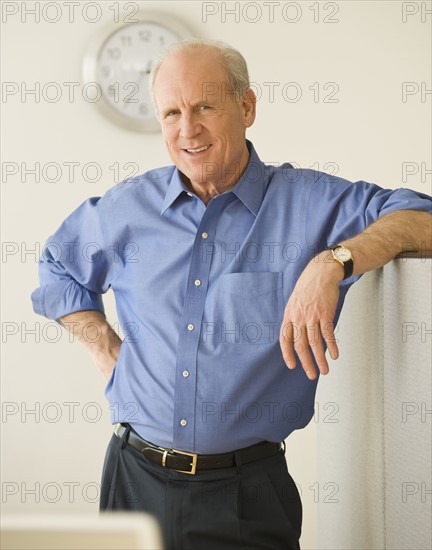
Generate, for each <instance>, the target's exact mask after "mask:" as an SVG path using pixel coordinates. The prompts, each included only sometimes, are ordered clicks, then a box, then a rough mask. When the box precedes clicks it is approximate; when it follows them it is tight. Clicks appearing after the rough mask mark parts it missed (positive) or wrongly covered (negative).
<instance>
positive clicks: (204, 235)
mask: <svg viewBox="0 0 432 550" xmlns="http://www.w3.org/2000/svg"><path fill="white" fill-rule="evenodd" d="M201 237H202V238H203V239H207V237H208V233H206V232H205V231H204V233H201Z"/></svg>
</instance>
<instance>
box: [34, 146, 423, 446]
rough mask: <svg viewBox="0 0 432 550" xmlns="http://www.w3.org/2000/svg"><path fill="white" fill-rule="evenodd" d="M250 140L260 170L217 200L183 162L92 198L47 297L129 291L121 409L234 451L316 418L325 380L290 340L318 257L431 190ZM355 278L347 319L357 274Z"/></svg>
mask: <svg viewBox="0 0 432 550" xmlns="http://www.w3.org/2000/svg"><path fill="white" fill-rule="evenodd" d="M247 143H248V147H249V150H250V159H249V164H248V166H247V169H246V171H245V172H244V174H243V175H242V177H241V178H240V180H239V181H238V182H237V184H236V185H235V186H234V187H233V188H231V190H229V191H227V192H225V193H223V194H221V195H219V196H216V197H214V198H213V199H212V200H211V201H210V202H209V204H208V205H207V207H206V206H205V204H204V203H203V202H202V201H201V200H200V199H199V198H198V197H196V196H195V195H194V194H192V193H190V192H189V190H188V189H187V188H186V187H185V185H184V184H183V183H182V180H181V177H180V172H179V171H178V170H177V169H176V167H174V166H169V167H165V168H160V169H157V170H152V171H149V172H147V173H145V174H143V175H141V176H139V177H137V178H133V179H131V180H127V181H124V182H122V183H120V184H118V185H116V186H115V187H113V188H112V189H110V190H109V191H108V192H107V193H106V194H105V195H104V196H103V197H102V198H99V197H97V198H91V199H89V200H87V201H85V202H84V203H83V204H82V205H81V206H80V207H79V208H78V209H77V210H75V211H74V212H73V213H72V214H71V215H70V216H69V217H68V218H67V219H66V220H65V221H64V223H63V224H62V225H61V226H60V228H59V229H58V231H57V232H56V233H55V234H54V235H53V236H52V237H51V238H50V239H49V240H48V242H47V244H46V247H45V249H44V254H43V257H42V258H41V261H40V283H41V286H40V287H39V288H38V289H37V290H35V292H34V293H33V295H32V299H33V305H34V310H35V311H36V312H37V313H39V314H42V315H45V316H46V317H48V318H50V319H58V318H60V317H62V316H63V315H66V314H69V313H72V312H75V311H79V310H86V309H93V310H99V311H103V303H102V299H101V295H102V294H103V293H105V292H107V291H108V290H109V289H110V288H112V290H113V291H114V293H115V298H116V305H117V312H118V317H119V321H120V324H121V326H122V328H123V331H124V341H123V343H122V345H121V348H120V354H119V357H118V361H117V364H116V366H115V369H114V372H113V374H112V377H111V379H110V380H109V382H108V384H107V387H106V396H107V398H108V400H109V402H110V408H111V413H112V422H113V423H116V422H129V423H130V424H131V425H132V426H133V427H134V428H135V429H136V431H137V432H138V433H139V434H141V436H142V437H144V438H145V439H147V440H148V441H151V442H153V443H155V444H157V445H160V446H163V447H169V448H175V449H179V450H183V451H189V452H198V453H218V452H225V451H229V450H233V449H237V448H240V447H245V446H248V445H252V444H254V443H257V442H258V441H261V440H269V441H281V440H283V439H285V438H286V437H287V436H288V435H289V434H290V433H291V432H292V431H293V430H295V429H298V428H302V427H304V426H306V425H307V424H308V422H309V421H310V419H311V417H312V416H313V413H314V397H315V391H316V385H317V380H315V381H311V380H309V379H308V378H307V376H306V375H305V373H304V371H303V369H302V368H301V367H300V368H299V367H298V368H297V369H295V370H289V369H288V368H287V367H286V366H285V364H284V361H283V358H282V354H281V351H280V346H279V329H280V324H281V321H282V318H283V312H284V308H285V305H286V303H287V301H288V298H289V296H290V294H291V292H292V290H293V288H294V285H295V283H296V281H297V279H298V277H299V276H300V274H301V272H302V270H303V269H304V267H305V266H306V264H307V263H308V262H309V261H310V260H311V258H312V257H313V256H314V255H316V254H317V253H318V252H319V251H321V250H323V249H324V248H326V247H327V246H328V245H329V244H333V243H337V242H339V241H342V240H344V239H347V238H348V237H350V236H353V235H354V234H356V233H358V232H360V231H362V230H363V229H364V228H365V227H366V226H367V225H369V224H370V223H371V222H373V221H374V220H376V219H377V218H378V217H380V216H382V215H384V214H387V213H389V212H392V211H395V210H401V209H416V210H430V206H431V203H430V199H429V198H428V197H427V196H426V195H422V194H420V193H415V192H413V191H410V190H407V189H398V190H396V191H394V190H384V189H382V188H380V187H378V186H377V185H374V184H369V183H365V182H362V181H360V182H357V183H350V182H348V181H346V180H344V179H341V178H338V177H334V176H330V175H327V174H324V173H320V172H316V171H314V170H303V169H294V168H293V167H292V166H291V165H290V164H284V165H282V166H280V167H273V166H267V165H265V164H263V163H262V162H261V161H260V159H259V158H258V156H257V154H256V152H255V150H254V148H253V146H252V144H251V143H250V142H247ZM355 280H356V277H352V278H351V279H349V280H347V281H344V282H343V283H342V284H341V294H340V300H339V304H338V308H337V314H336V320H337V318H338V317H339V314H340V310H341V307H342V303H343V300H344V297H345V294H346V291H347V290H348V288H349V286H350V285H351V284H352V283H353V282H354V281H355Z"/></svg>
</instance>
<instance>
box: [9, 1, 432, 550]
mask: <svg viewBox="0 0 432 550" xmlns="http://www.w3.org/2000/svg"><path fill="white" fill-rule="evenodd" d="M35 4H36V5H39V9H40V10H41V11H42V10H43V6H44V4H46V3H45V2H36V3H35V2H26V3H21V2H2V21H3V22H2V65H3V70H2V78H3V81H4V82H10V83H14V82H15V83H17V85H18V86H19V89H20V92H21V91H23V90H24V89H25V87H26V86H27V88H31V87H34V86H35V83H36V82H39V83H40V86H41V88H42V87H43V85H44V84H46V83H48V82H57V83H59V84H60V85H62V83H63V82H78V83H80V86H79V87H78V88H77V90H78V91H80V90H81V89H82V84H83V81H82V76H81V63H82V59H83V56H84V54H85V52H86V47H87V45H88V44H89V42H90V41H91V39H92V37H93V36H94V34H95V33H96V32H97V31H98V29H100V28H101V27H102V26H103V25H106V24H108V23H111V22H112V18H113V11H112V10H110V6H112V5H113V4H115V2H114V1H111V0H108V1H106V2H99V5H100V9H101V13H102V17H101V19H100V21H99V22H97V23H89V22H87V21H86V20H85V19H84V17H83V15H82V8H83V6H84V5H85V4H86V2H80V6H79V7H78V8H77V9H76V13H75V19H74V21H73V22H72V23H69V22H68V9H67V7H66V4H67V3H65V2H57V3H56V4H57V5H58V6H60V9H61V13H62V17H61V19H60V20H59V21H58V22H57V23H49V22H47V21H44V20H43V18H41V20H40V22H39V23H37V22H35V20H34V16H31V15H30V14H27V15H26V14H25V13H24V11H23V10H24V8H23V6H24V5H25V6H27V7H29V6H30V8H31V7H34V5H35ZM132 4H134V3H132ZM137 4H139V5H140V7H142V8H143V9H149V10H156V11H158V12H166V13H169V14H171V15H178V17H179V18H181V19H182V21H183V22H184V23H185V24H186V25H188V26H189V27H190V29H191V30H192V32H193V33H194V34H196V35H197V36H201V37H208V38H213V39H223V40H225V41H227V42H229V43H231V44H232V45H233V46H235V47H237V48H238V49H239V50H240V51H241V52H242V53H243V54H244V55H245V57H246V59H247V60H248V63H249V68H250V75H251V80H252V81H253V82H254V83H255V84H254V87H255V89H256V90H257V91H258V93H259V94H261V97H260V99H259V102H258V118H257V121H256V123H255V125H254V126H253V127H252V128H251V129H250V132H249V138H250V139H251V140H252V141H253V142H254V144H255V146H256V148H257V150H258V153H259V155H260V156H261V158H262V160H264V161H265V162H268V163H282V162H286V161H289V162H295V163H298V164H299V165H301V166H303V167H311V166H313V167H319V168H320V169H327V170H329V171H334V170H336V171H337V173H338V175H341V176H343V177H346V178H347V179H350V180H353V181H355V180H357V179H364V180H367V181H372V182H376V183H378V184H380V185H382V186H383V187H390V188H395V187H399V186H406V187H411V188H413V189H416V190H420V191H424V192H430V187H431V176H430V174H426V173H425V170H426V169H429V170H430V169H431V160H430V149H431V123H430V114H431V95H430V94H427V93H426V89H427V88H428V89H430V88H431V84H430V78H431V75H430V67H431V56H430V51H431V48H430V44H431V30H430V22H431V15H430V14H428V13H426V11H427V10H430V9H431V7H432V4H431V2H405V3H404V2H394V1H383V2H373V3H372V2H360V1H358V2H345V1H342V2H320V3H317V2H298V3H293V2H284V1H279V2H273V3H272V5H271V6H269V5H265V4H264V3H258V2H198V1H190V2H175V1H172V2H167V1H161V2H138V3H137ZM266 4H268V3H266ZM5 5H8V6H9V7H8V8H7V9H8V11H9V10H10V11H14V10H15V7H16V8H17V9H18V13H16V14H13V15H7V13H6V11H5V10H6V7H5ZM119 5H120V7H121V8H122V7H123V5H124V3H123V2H120V3H119ZM11 6H12V7H11ZM236 9H237V14H231V15H230V14H229V13H227V12H226V10H236ZM260 10H261V17H260V18H259V20H257V21H256V22H255V23H253V22H251V21H252V20H254V19H255V18H256V17H257V14H258V15H259V11H260ZM273 10H274V20H272V19H271V17H270V14H271V11H273ZM416 10H417V11H416ZM212 11H214V12H217V13H215V14H214V15H210V12H212ZM407 12H410V14H407ZM206 13H207V14H208V15H207V16H206V17H205V14H206ZM296 18H297V19H298V20H297V22H295V23H294V22H293V23H289V22H288V21H287V20H286V19H291V20H295V19H296ZM314 18H315V19H316V18H318V22H314ZM325 18H327V19H331V20H333V21H334V22H324V19H325ZM289 82H295V83H297V86H300V89H301V91H302V96H301V98H300V99H299V101H297V102H295V103H293V102H289V101H287V100H286V99H285V98H284V95H283V93H282V90H283V89H284V86H286V85H287V84H288V83H289ZM403 82H410V83H413V84H411V85H410V86H411V88H410V89H411V90H413V91H415V90H417V89H418V92H417V93H414V94H413V95H410V96H407V97H405V100H403V97H402V89H403ZM265 83H277V84H274V85H273V86H274V92H275V95H274V98H273V99H274V100H273V101H271V99H272V98H271V97H270V89H271V87H270V85H269V84H267V85H266V84H265ZM314 83H318V84H315V89H317V88H318V89H319V91H320V95H319V100H318V101H317V102H315V101H314V94H313V91H312V90H311V89H310V88H309V87H310V86H312V85H313V84H314ZM328 83H335V85H337V87H338V92H337V93H336V95H335V96H334V99H337V102H336V103H327V102H324V98H326V97H327V96H328V94H329V93H330V92H331V91H332V90H333V89H334V88H333V87H332V86H334V84H333V85H329V84H328ZM423 83H424V84H423ZM285 90H288V92H289V93H293V91H294V88H293V87H290V88H289V89H288V88H285ZM422 90H423V94H422V93H421V92H422ZM20 95H21V94H20V93H17V94H16V95H14V96H8V97H3V103H2V138H3V139H2V162H3V164H2V168H3V173H2V199H3V200H2V239H3V241H4V243H5V244H4V245H3V251H4V252H5V251H6V252H7V253H9V254H6V255H4V257H3V260H2V262H3V263H2V271H3V287H2V297H1V303H2V332H3V335H2V341H3V343H4V347H3V353H2V358H3V362H2V380H1V382H2V399H3V402H4V403H3V413H5V412H6V413H7V414H3V418H2V424H1V428H2V436H3V445H2V484H3V485H2V491H3V498H2V501H3V504H2V505H3V506H4V508H5V509H6V510H9V511H19V512H28V511H34V510H38V511H42V510H68V509H69V510H72V509H74V510H76V509H81V510H83V509H85V510H96V504H95V503H94V502H91V501H92V500H93V501H94V500H96V497H97V487H96V484H97V483H99V478H100V471H101V465H102V460H103V456H104V452H105V447H106V443H107V440H108V437H109V435H110V433H111V426H110V425H109V420H108V412H109V411H108V408H107V405H106V403H105V401H104V398H103V387H104V383H103V380H102V378H101V376H100V375H99V374H98V373H97V372H96V369H95V368H94V367H93V365H92V364H91V361H90V359H89V358H88V357H87V355H86V353H85V352H84V351H83V350H82V349H81V348H80V347H78V345H73V344H70V343H69V341H68V336H67V335H66V334H62V335H61V336H60V334H57V332H56V327H55V326H54V325H53V324H52V323H50V322H48V321H46V320H44V319H43V318H40V317H37V316H36V315H34V314H33V312H32V309H31V303H30V293H31V292H32V290H33V289H34V288H35V287H36V286H37V284H38V283H37V265H36V256H38V253H36V254H32V253H31V250H32V249H35V248H36V250H37V251H38V250H39V251H40V250H41V249H42V246H43V243H44V241H45V239H46V238H47V236H48V235H49V234H51V233H52V232H53V231H54V230H55V229H56V228H57V226H58V225H59V223H60V222H61V221H62V219H63V218H64V217H65V216H66V215H67V214H68V213H69V212H70V211H71V210H73V209H74V208H75V207H76V206H77V205H78V204H79V203H80V202H81V201H82V200H84V199H85V198H87V197H89V196H94V195H101V194H103V193H104V191H105V190H106V189H107V188H109V187H111V186H112V185H113V184H114V183H115V179H114V174H113V171H112V169H110V166H112V165H113V164H114V163H115V162H117V163H119V166H120V167H123V166H124V164H125V163H127V162H135V163H137V164H138V165H139V167H140V171H141V172H142V171H144V170H147V169H149V168H152V167H156V166H160V165H164V164H168V163H169V159H168V156H167V154H166V152H165V150H164V147H163V144H162V141H161V137H160V135H159V134H155V135H140V134H137V133H133V132H128V131H126V130H122V129H120V128H118V127H117V126H114V125H113V124H112V123H111V122H109V121H108V120H107V119H105V118H104V117H103V116H102V115H101V114H100V113H99V111H98V110H97V109H96V108H95V105H94V104H91V103H89V102H86V101H84V100H83V99H82V97H81V96H80V95H78V94H77V95H76V96H75V99H74V101H73V102H69V101H68V98H67V90H66V88H64V96H62V99H61V100H60V101H58V102H57V103H49V102H47V101H45V100H44V98H43V96H41V98H40V101H39V102H36V101H35V99H34V96H30V95H28V96H27V97H25V98H24V101H23V98H21V97H20ZM291 97H292V96H291ZM315 99H317V98H316V97H315ZM51 162H56V163H58V164H60V165H61V166H63V171H62V177H61V179H60V180H59V181H58V182H55V183H49V182H47V181H44V180H43V178H42V177H41V179H40V181H39V182H37V181H35V176H34V175H33V176H32V175H29V174H28V175H27V176H25V174H24V173H23V171H22V170H21V163H24V168H25V167H27V168H29V167H31V166H32V165H34V164H35V163H40V172H42V171H43V170H42V169H43V167H44V166H46V165H47V163H51ZM65 162H66V163H67V162H69V163H70V162H78V163H79V165H78V167H77V169H76V175H75V177H74V178H73V181H72V182H70V181H69V173H68V170H67V169H66V167H65V166H64V165H63V163H65ZM89 162H94V163H98V165H100V167H101V173H102V176H101V178H100V179H99V180H98V181H95V182H94V183H91V182H89V181H86V180H85V178H84V177H83V175H82V171H83V169H84V166H85V165H86V163H89ZM5 163H9V164H5ZM11 163H16V164H11ZM326 163H332V164H331V165H327V166H326ZM404 163H405V164H404ZM406 163H410V164H409V165H407V164H406ZM422 163H424V164H422ZM14 166H17V168H18V173H17V174H15V175H8V173H7V170H8V169H13V167H14ZM404 166H405V169H409V170H411V171H412V172H415V173H412V174H411V175H409V176H407V177H404V174H403V170H404ZM422 167H423V169H422ZM89 175H90V177H91V176H92V173H90V174H89ZM119 175H120V179H121V178H122V177H124V176H125V175H126V173H125V171H124V170H122V168H121V169H120V174H119ZM87 179H88V178H87ZM350 305H351V307H354V306H355V304H350V300H348V303H347V307H350ZM107 306H108V307H107V309H108V312H109V315H110V319H111V320H112V321H113V322H114V321H115V315H114V309H113V300H112V298H111V297H108V299H107ZM32 328H33V329H36V334H29V333H26V331H28V330H29V329H32ZM57 336H58V337H59V339H58V341H57V342H55V340H56V339H57V338H56V337H57ZM343 361H344V353H343V349H342V357H341V359H340V363H343ZM339 368H342V366H341V365H339ZM332 376H337V374H336V373H335V372H333V373H331V374H330V376H329V378H327V379H326V384H331V377H332ZM318 395H319V394H318ZM318 400H319V398H318ZM65 403H75V405H72V404H69V405H65ZM93 403H96V405H94V404H93ZM324 405H325V403H320V410H322V407H323V406H324ZM31 408H33V409H34V408H36V411H37V412H36V414H33V415H31V414H29V412H28V409H31ZM38 411H39V412H38ZM99 413H101V417H100V418H98V417H97V416H96V418H95V415H98V414H99ZM56 415H60V417H59V419H58V421H55V419H56ZM320 418H321V420H319V419H318V418H317V419H316V420H317V422H318V421H322V415H321V417H320ZM93 419H94V420H95V421H94V422H93V421H91V420H93ZM315 428H316V422H313V423H311V425H310V426H309V427H308V428H307V430H302V431H301V432H298V433H295V434H293V436H292V437H291V438H290V440H289V442H288V460H289V463H290V467H291V470H292V473H293V476H294V478H295V479H296V480H297V481H298V483H299V485H300V487H301V490H302V495H303V502H304V507H305V520H304V536H303V538H302V543H303V548H305V549H307V548H315V547H316V517H315V516H316V508H317V505H316V503H315V502H314V492H313V490H311V489H310V487H311V486H313V485H314V483H316V482H317V477H316V471H315V467H316V463H317V460H319V457H318V456H317V455H316V440H315ZM37 484H39V485H37ZM31 488H33V489H35V494H29V493H26V491H28V490H29V489H31ZM56 499H57V502H54V501H56ZM70 501H72V502H70Z"/></svg>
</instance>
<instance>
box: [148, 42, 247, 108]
mask: <svg viewBox="0 0 432 550" xmlns="http://www.w3.org/2000/svg"><path fill="white" fill-rule="evenodd" d="M199 48H213V49H214V50H215V51H216V53H217V54H219V57H220V59H221V61H222V63H223V65H224V67H225V70H226V75H227V84H228V86H229V90H230V92H231V93H233V94H234V97H235V98H236V99H237V101H239V100H240V99H241V98H242V97H244V94H245V93H246V90H247V89H248V88H249V87H250V82H249V72H248V68H247V64H246V60H245V58H244V57H243V56H242V54H241V53H240V52H239V51H238V50H236V49H234V48H232V47H231V46H229V45H228V44H226V43H225V42H222V41H220V40H202V39H200V38H194V39H189V40H182V41H181V42H174V43H173V44H170V45H169V46H168V47H167V48H166V49H165V50H164V51H163V52H162V54H161V55H160V56H159V58H158V59H157V61H156V63H155V65H154V67H153V68H152V71H151V73H150V95H151V98H152V100H153V105H154V107H155V110H156V100H155V97H154V83H155V80H156V75H157V73H158V71H159V69H160V67H161V65H162V63H163V62H164V61H165V59H166V58H167V57H169V56H170V55H172V54H175V53H179V52H182V51H184V50H195V49H199Z"/></svg>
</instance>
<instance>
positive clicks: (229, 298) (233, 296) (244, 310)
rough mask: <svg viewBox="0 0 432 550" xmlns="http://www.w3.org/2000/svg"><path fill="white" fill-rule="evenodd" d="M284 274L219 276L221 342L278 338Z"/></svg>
mask: <svg viewBox="0 0 432 550" xmlns="http://www.w3.org/2000/svg"><path fill="white" fill-rule="evenodd" d="M282 290H283V273H282V272H267V271H265V272H264V271H261V272H254V273H228V274H226V275H223V276H222V277H221V279H220V284H219V292H218V297H217V299H218V303H217V306H216V309H217V311H218V322H219V329H220V337H221V342H222V343H226V344H269V343H274V342H277V341H278V340H279V330H280V324H281V322H282V317H283V311H284V304H283V292H282Z"/></svg>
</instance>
